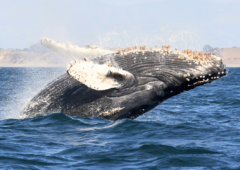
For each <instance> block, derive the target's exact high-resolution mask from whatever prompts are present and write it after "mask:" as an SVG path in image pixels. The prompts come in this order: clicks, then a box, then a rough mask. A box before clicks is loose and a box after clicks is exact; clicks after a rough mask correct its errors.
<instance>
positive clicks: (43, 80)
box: [0, 68, 240, 170]
mask: <svg viewBox="0 0 240 170" xmlns="http://www.w3.org/2000/svg"><path fill="white" fill-rule="evenodd" d="M65 71H66V69H65V68H0V169H14V170H15V169H184V170H185V169H240V86H239V84H240V68H228V72H229V74H228V75H227V76H224V77H222V78H221V79H218V80H216V81H214V82H212V83H208V84H205V85H203V86H199V87H196V88H195V89H193V90H190V91H187V92H184V93H181V94H179V95H177V96H174V97H172V98H170V99H168V100H166V101H164V102H163V103H162V104H160V105H159V106H157V107H156V108H155V109H153V110H151V111H150V112H148V113H146V114H144V115H142V116H140V117H138V118H137V119H135V120H130V119H124V120H118V121H109V120H104V119H100V118H81V117H74V116H68V115H65V114H63V113H53V114H49V115H46V116H40V117H35V118H31V119H18V117H19V115H20V113H21V111H22V109H23V107H24V105H26V103H27V102H28V101H29V100H30V99H31V98H32V97H33V96H34V95H35V94H37V93H38V92H39V91H40V90H41V89H42V88H43V87H44V86H45V85H46V84H48V83H49V82H50V81H51V80H53V79H54V78H56V77H58V76H59V75H61V74H63V73H64V72H65Z"/></svg>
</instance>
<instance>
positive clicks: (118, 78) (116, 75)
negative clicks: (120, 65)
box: [113, 74, 124, 81]
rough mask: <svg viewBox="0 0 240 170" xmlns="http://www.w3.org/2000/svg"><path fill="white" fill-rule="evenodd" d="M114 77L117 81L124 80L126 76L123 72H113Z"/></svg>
mask: <svg viewBox="0 0 240 170" xmlns="http://www.w3.org/2000/svg"><path fill="white" fill-rule="evenodd" d="M113 78H114V79H115V80H117V81H123V80H124V77H123V75H121V74H113Z"/></svg>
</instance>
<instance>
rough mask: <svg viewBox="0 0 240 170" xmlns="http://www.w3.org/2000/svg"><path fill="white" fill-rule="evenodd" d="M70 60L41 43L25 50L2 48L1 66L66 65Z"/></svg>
mask: <svg viewBox="0 0 240 170" xmlns="http://www.w3.org/2000/svg"><path fill="white" fill-rule="evenodd" d="M68 62H69V60H68V59H66V58H65V57H62V56H60V55H58V54H56V53H55V52H52V51H51V50H49V49H48V48H46V47H44V46H42V45H41V44H40V43H39V44H34V45H31V46H30V47H29V48H25V49H23V50H19V49H0V66H6V67H7V66H12V67H18V66H23V67H25V66H31V67H40V66H41V67H48V66H56V67H61V66H64V67H65V66H66V65H67V64H68Z"/></svg>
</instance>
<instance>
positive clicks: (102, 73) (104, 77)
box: [67, 60, 135, 91]
mask: <svg viewBox="0 0 240 170" xmlns="http://www.w3.org/2000/svg"><path fill="white" fill-rule="evenodd" d="M67 70H68V74H69V75H70V76H72V77H73V78H74V79H76V80H78V81H79V82H81V83H82V84H85V85H86V86H87V87H89V88H91V89H94V90H97V91H101V90H108V89H113V88H116V89H121V88H124V87H131V86H132V85H133V84H134V82H135V78H134V76H133V75H132V74H131V73H129V72H128V71H125V70H122V69H118V68H115V67H111V66H110V65H107V64H102V65H100V64H94V63H93V62H92V61H75V60H74V61H72V62H71V63H70V64H69V65H68V68H67Z"/></svg>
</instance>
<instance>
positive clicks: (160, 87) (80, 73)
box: [68, 48, 227, 120]
mask: <svg viewBox="0 0 240 170" xmlns="http://www.w3.org/2000/svg"><path fill="white" fill-rule="evenodd" d="M68 74H69V75H70V76H71V77H73V78H74V79H76V80H77V81H79V82H81V83H82V84H84V85H86V86H87V87H88V88H90V89H92V90H95V91H96V93H98V92H102V91H108V93H106V94H104V96H103V98H104V99H105V100H106V101H107V102H108V103H111V108H108V110H105V111H102V112H101V113H99V116H100V117H104V118H108V119H112V120H116V119H121V118H135V117H138V116H139V115H141V114H143V113H145V112H147V111H148V110H150V109H152V108H154V107H155V106H157V105H158V104H159V103H161V102H162V101H164V100H166V99H167V98H169V97H171V96H174V95H176V94H179V93H181V92H183V91H186V90H190V89H193V88H194V87H196V86H199V85H203V84H205V83H210V82H212V81H214V80H216V79H219V78H220V77H222V76H224V75H226V74H227V73H226V68H225V66H224V64H223V63H222V60H221V58H219V57H217V56H214V55H212V54H203V53H197V52H192V51H189V50H187V51H182V52H179V51H176V50H175V51H170V50H168V49H167V50H166V49H163V50H162V49H158V48H156V49H151V50H146V49H141V50H137V49H133V50H124V51H118V53H112V54H108V55H104V56H101V57H98V58H95V59H93V60H91V61H90V60H88V59H85V61H73V62H71V63H70V65H69V66H68Z"/></svg>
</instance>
